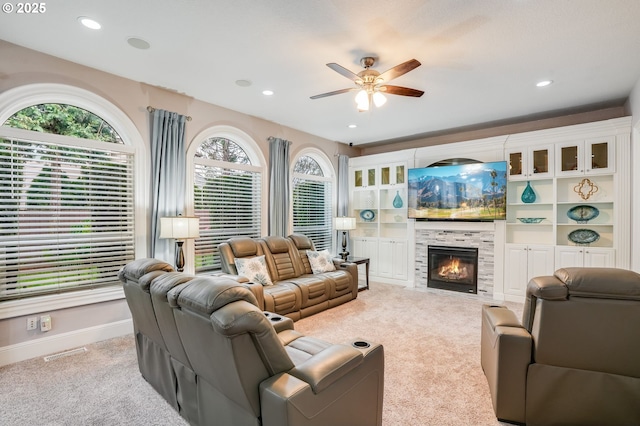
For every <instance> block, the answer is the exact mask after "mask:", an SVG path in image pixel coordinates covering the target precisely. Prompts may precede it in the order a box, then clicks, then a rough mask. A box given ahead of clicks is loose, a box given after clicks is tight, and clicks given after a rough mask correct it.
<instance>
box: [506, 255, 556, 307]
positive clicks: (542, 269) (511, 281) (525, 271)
mask: <svg viewBox="0 0 640 426" xmlns="http://www.w3.org/2000/svg"><path fill="white" fill-rule="evenodd" d="M553 253H554V249H553V246H551V245H526V244H507V247H506V250H505V265H513V266H508V267H507V268H506V269H505V285H504V293H505V294H506V295H510V296H516V297H521V296H524V291H525V288H526V283H528V282H529V280H530V279H531V278H533V277H537V276H542V275H552V274H553V272H554V268H553V262H554V254H553ZM523 283H524V285H523Z"/></svg>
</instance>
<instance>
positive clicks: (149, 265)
mask: <svg viewBox="0 0 640 426" xmlns="http://www.w3.org/2000/svg"><path fill="white" fill-rule="evenodd" d="M120 279H121V280H122V281H123V283H124V289H125V295H126V297H127V303H128V304H129V307H130V309H131V313H132V317H133V323H134V332H135V339H136V349H137V355H138V364H139V366H140V372H141V374H142V376H143V377H144V378H145V379H146V380H147V381H148V382H149V383H150V384H151V385H152V386H153V387H154V389H156V391H158V392H159V393H160V394H161V395H162V396H163V397H164V398H165V399H166V400H167V402H169V403H170V404H171V405H172V406H173V407H174V408H175V409H176V410H178V412H179V413H180V414H181V415H182V416H183V417H184V418H185V419H187V420H188V421H189V423H190V424H193V425H225V426H226V425H234V426H236V425H238V426H243V425H253V426H259V425H263V426H270V425H273V426H286V425H316V426H320V425H345V426H346V425H356V426H357V425H362V426H365V425H367V426H368V425H381V424H382V403H383V387H384V351H383V347H382V346H381V345H379V344H376V343H372V342H369V341H366V340H363V339H354V340H352V341H349V342H346V343H343V344H332V343H328V342H325V341H322V340H319V339H315V338H313V337H309V336H304V335H302V334H301V333H299V332H297V331H296V330H295V329H294V323H293V320H292V319H291V318H287V317H284V316H281V315H278V314H274V313H271V312H264V311H263V310H262V309H261V308H260V307H259V306H258V301H257V299H256V298H255V296H254V293H253V292H252V291H251V290H250V287H251V285H248V284H239V283H238V282H236V281H234V280H232V279H230V278H227V277H211V276H193V275H188V274H184V273H177V272H174V271H173V269H172V268H171V266H170V265H168V264H166V263H164V262H161V261H159V260H156V259H139V260H136V261H133V262H131V263H129V264H127V265H126V266H125V267H123V268H122V270H121V271H120Z"/></svg>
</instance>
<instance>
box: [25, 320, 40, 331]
mask: <svg viewBox="0 0 640 426" xmlns="http://www.w3.org/2000/svg"><path fill="white" fill-rule="evenodd" d="M37 328H38V317H29V318H27V331H29V330H35V329H37Z"/></svg>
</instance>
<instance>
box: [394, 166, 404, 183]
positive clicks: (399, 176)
mask: <svg viewBox="0 0 640 426" xmlns="http://www.w3.org/2000/svg"><path fill="white" fill-rule="evenodd" d="M396 183H398V184H402V183H404V166H403V165H400V166H396Z"/></svg>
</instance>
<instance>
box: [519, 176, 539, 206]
mask: <svg viewBox="0 0 640 426" xmlns="http://www.w3.org/2000/svg"><path fill="white" fill-rule="evenodd" d="M520 199H521V200H522V202H523V203H527V204H529V203H533V202H534V201H536V193H535V192H533V188H532V187H531V184H530V183H529V181H527V187H526V188H525V189H524V191H522V196H521V197H520Z"/></svg>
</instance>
